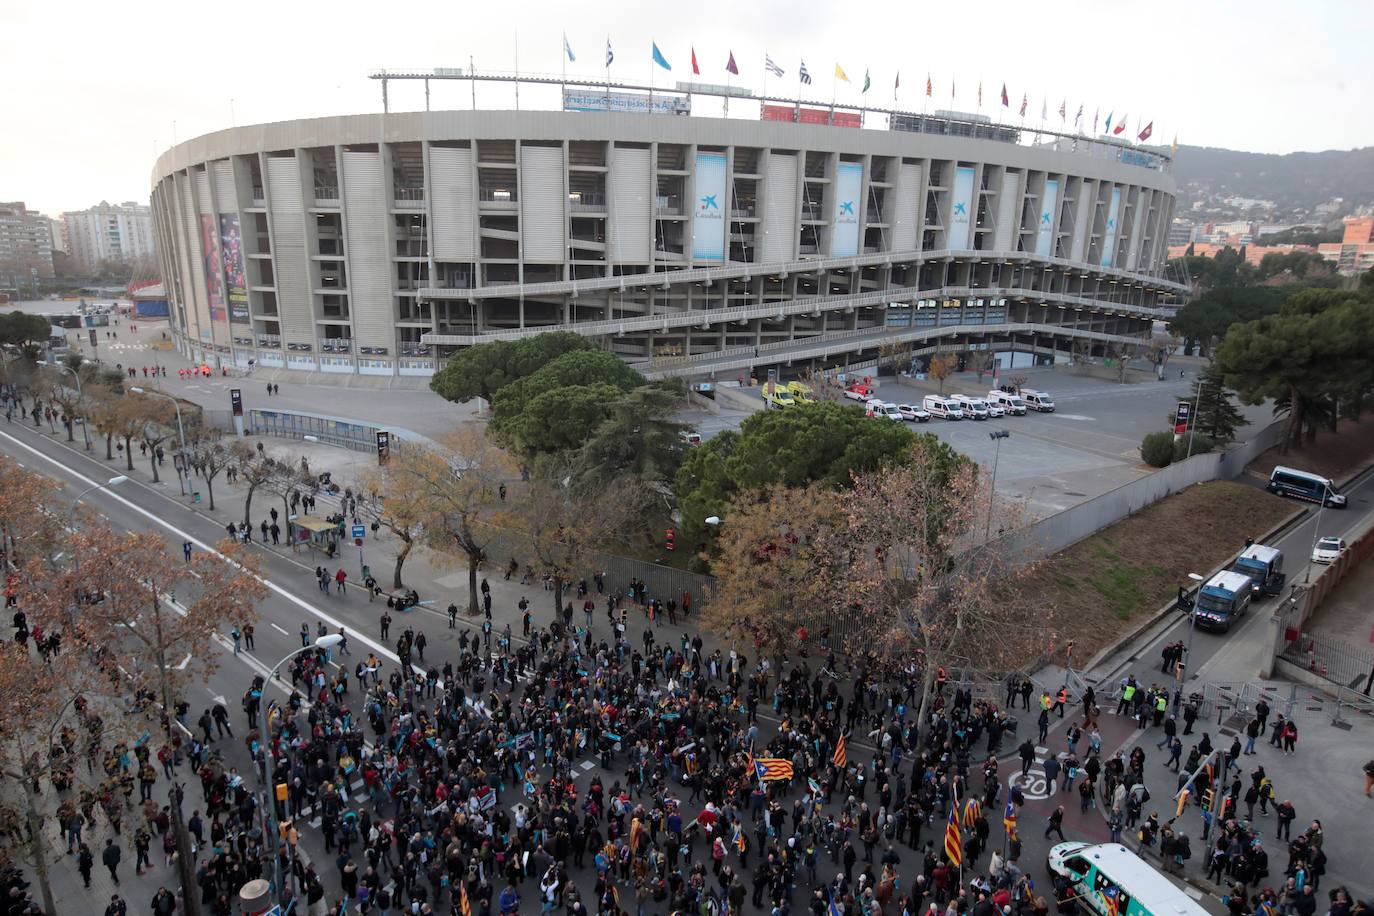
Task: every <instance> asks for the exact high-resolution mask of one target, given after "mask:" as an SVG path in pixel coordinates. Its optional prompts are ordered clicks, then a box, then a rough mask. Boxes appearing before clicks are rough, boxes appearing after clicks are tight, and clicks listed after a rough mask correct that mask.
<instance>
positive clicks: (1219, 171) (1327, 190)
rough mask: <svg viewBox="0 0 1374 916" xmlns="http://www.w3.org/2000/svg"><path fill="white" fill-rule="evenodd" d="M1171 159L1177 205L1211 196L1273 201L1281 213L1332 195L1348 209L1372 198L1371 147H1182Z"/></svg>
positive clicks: (1373, 154) (1373, 168)
mask: <svg viewBox="0 0 1374 916" xmlns="http://www.w3.org/2000/svg"><path fill="white" fill-rule="evenodd" d="M1175 161H1176V169H1175V174H1176V175H1177V176H1178V183H1179V188H1180V191H1181V196H1182V197H1183V198H1184V208H1181V209H1186V207H1187V205H1188V204H1191V203H1192V201H1194V200H1198V199H1206V198H1208V197H1211V196H1214V195H1216V196H1221V197H1231V196H1235V197H1249V198H1255V199H1260V200H1272V201H1273V202H1274V203H1275V204H1276V205H1277V206H1278V210H1279V211H1280V212H1283V211H1290V212H1291V211H1311V210H1312V209H1313V208H1315V207H1316V206H1317V205H1318V204H1321V203H1324V202H1326V201H1328V200H1331V199H1332V198H1334V197H1341V198H1344V199H1345V203H1346V206H1347V208H1348V207H1350V206H1352V205H1353V206H1359V205H1362V204H1366V203H1370V202H1374V147H1364V148H1363V149H1354V150H1326V151H1324V152H1319V153H1288V154H1286V155H1275V154H1271V153H1243V152H1239V151H1237V150H1229V149H1216V148H1213V147H1205V146H1180V147H1179V148H1178V155H1177V158H1176V160H1175Z"/></svg>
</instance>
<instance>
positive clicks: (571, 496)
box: [509, 467, 633, 614]
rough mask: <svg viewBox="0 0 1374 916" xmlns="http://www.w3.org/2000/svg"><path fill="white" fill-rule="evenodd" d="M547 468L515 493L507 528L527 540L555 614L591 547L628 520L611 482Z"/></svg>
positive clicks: (561, 607)
mask: <svg viewBox="0 0 1374 916" xmlns="http://www.w3.org/2000/svg"><path fill="white" fill-rule="evenodd" d="M550 470H551V473H549V474H548V475H547V476H545V475H543V474H541V475H537V476H535V477H533V478H531V479H530V481H529V484H528V485H527V486H524V487H521V488H520V489H519V490H518V491H517V492H516V494H515V495H516V497H517V498H516V501H515V505H514V506H513V515H512V518H511V521H510V523H509V524H510V526H511V527H512V528H513V529H515V530H517V531H518V532H519V533H520V534H521V535H522V536H523V537H524V539H525V541H526V543H528V544H529V547H530V550H531V551H532V552H533V553H534V557H535V560H536V561H537V564H538V566H539V568H540V569H542V570H543V572H544V574H545V575H546V576H548V577H549V579H550V581H551V582H552V583H553V595H552V597H553V605H554V613H555V614H559V613H561V612H562V609H563V593H564V590H565V589H566V588H567V586H568V584H569V583H570V582H572V581H573V579H575V578H576V577H577V575H578V571H579V570H581V569H582V568H584V567H585V565H586V564H587V563H588V562H590V561H591V559H592V557H593V555H594V554H595V552H596V550H597V549H598V548H599V547H600V546H601V545H602V544H604V543H605V542H606V541H607V540H608V539H610V538H613V537H614V536H615V534H616V532H618V531H619V530H620V527H621V526H622V525H623V524H625V522H626V521H627V520H628V515H629V510H630V509H632V508H633V507H629V506H626V504H625V503H624V502H623V501H622V500H621V498H620V496H621V492H620V490H621V487H620V486H618V484H617V482H616V481H610V482H596V483H586V482H582V481H578V480H577V479H575V477H574V475H573V470H574V469H573V468H571V467H568V468H566V472H565V473H563V474H562V475H561V476H560V475H559V473H558V471H555V470H552V469H550Z"/></svg>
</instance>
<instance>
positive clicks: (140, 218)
mask: <svg viewBox="0 0 1374 916" xmlns="http://www.w3.org/2000/svg"><path fill="white" fill-rule="evenodd" d="M62 216H63V219H64V221H65V223H66V238H67V248H66V250H67V252H68V253H69V254H70V255H71V256H72V261H73V262H74V264H75V266H76V267H77V269H79V270H83V271H86V272H91V271H94V270H95V269H96V268H97V267H99V266H100V264H101V263H102V262H114V263H121V264H127V263H131V262H133V261H137V260H138V259H140V258H152V257H154V256H155V255H156V254H157V246H156V240H155V237H154V235H153V217H152V211H151V210H150V209H149V208H148V207H147V206H146V205H144V204H139V203H136V202H134V201H128V202H126V203H122V204H118V205H115V204H109V203H106V202H105V201H103V200H102V201H101V202H100V203H99V204H97V205H96V206H94V207H91V208H90V209H89V210H73V211H68V212H67V213H64V214H62Z"/></svg>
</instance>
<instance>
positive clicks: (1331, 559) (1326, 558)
mask: <svg viewBox="0 0 1374 916" xmlns="http://www.w3.org/2000/svg"><path fill="white" fill-rule="evenodd" d="M1345 548H1346V543H1345V541H1343V540H1341V539H1340V538H1337V537H1324V538H1322V539H1321V540H1320V541H1318V542H1317V546H1316V547H1314V548H1312V562H1313V563H1335V562H1336V561H1337V560H1339V559H1340V558H1341V554H1343V553H1345Z"/></svg>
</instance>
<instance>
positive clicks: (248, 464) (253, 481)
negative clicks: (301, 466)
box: [229, 439, 281, 525]
mask: <svg viewBox="0 0 1374 916" xmlns="http://www.w3.org/2000/svg"><path fill="white" fill-rule="evenodd" d="M229 454H230V455H231V456H232V457H233V459H234V471H235V473H236V474H238V476H239V477H241V478H243V482H244V483H246V484H247V485H248V492H247V493H246V494H244V497H243V523H244V524H245V525H251V524H253V494H255V493H257V492H258V489H259V488H260V487H262V486H263V485H264V484H266V483H269V482H270V481H272V480H273V479H274V478H276V477H277V476H278V475H280V473H281V468H280V466H278V464H277V462H276V461H275V460H274V459H273V458H271V457H270V456H269V455H268V454H267V453H266V452H265V451H263V450H262V447H261V445H259V447H258V448H256V449H255V448H253V447H252V446H251V445H249V444H248V443H247V442H243V441H241V440H238V439H235V440H234V441H233V442H231V443H230V444H229Z"/></svg>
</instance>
